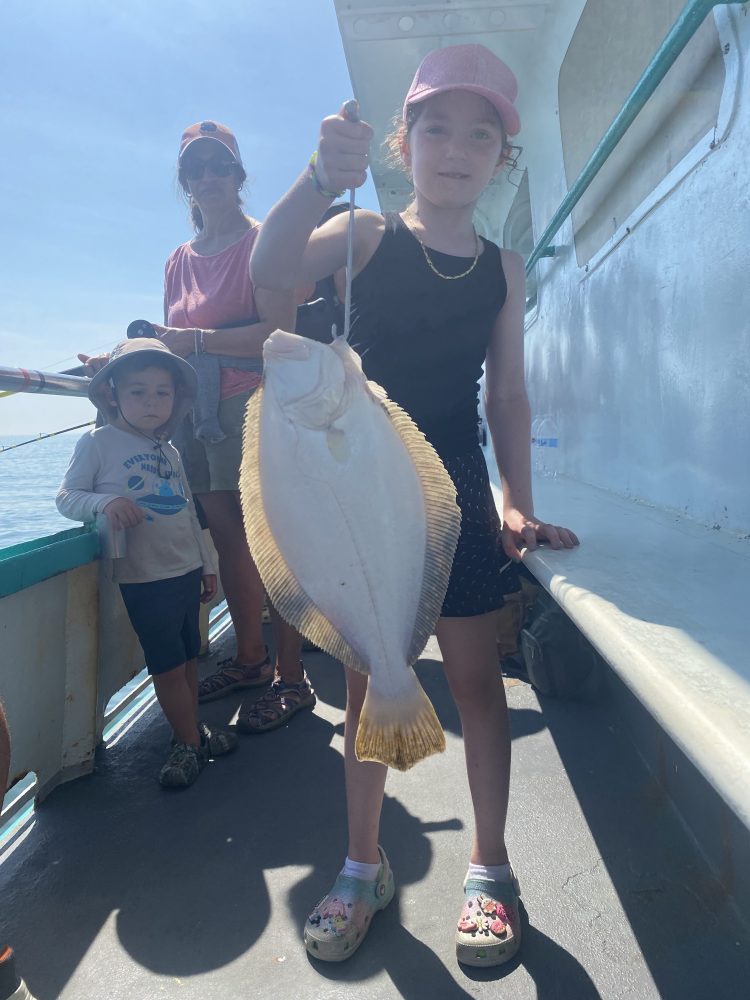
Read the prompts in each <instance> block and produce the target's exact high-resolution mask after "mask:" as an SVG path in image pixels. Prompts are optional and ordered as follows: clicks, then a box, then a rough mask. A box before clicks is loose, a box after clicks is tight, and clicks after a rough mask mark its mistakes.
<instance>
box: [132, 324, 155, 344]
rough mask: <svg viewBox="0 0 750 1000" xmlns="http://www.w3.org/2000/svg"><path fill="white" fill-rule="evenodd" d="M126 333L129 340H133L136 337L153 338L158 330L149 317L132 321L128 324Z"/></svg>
mask: <svg viewBox="0 0 750 1000" xmlns="http://www.w3.org/2000/svg"><path fill="white" fill-rule="evenodd" d="M126 335H127V338H128V340H133V338H134V337H148V338H153V337H156V330H155V329H154V327H153V324H152V323H149V321H148V320H147V319H134V320H133V322H132V323H129V324H128V329H127V334H126Z"/></svg>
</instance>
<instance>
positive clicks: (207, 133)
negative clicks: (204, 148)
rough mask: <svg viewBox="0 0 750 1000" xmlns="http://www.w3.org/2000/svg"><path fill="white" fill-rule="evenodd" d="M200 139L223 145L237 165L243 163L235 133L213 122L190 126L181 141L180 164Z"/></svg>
mask: <svg viewBox="0 0 750 1000" xmlns="http://www.w3.org/2000/svg"><path fill="white" fill-rule="evenodd" d="M199 139H213V141H214V142H219V143H221V145H222V146H224V147H225V148H226V149H228V150H229V152H230V153H231V154H232V156H233V157H234V159H235V160H236V161H237V163H239V164H241V163H242V158H241V157H240V147H239V146H238V145H237V140H236V139H235V137H234V133H233V132H232V131H231V129H228V128H227V127H226V125H221V124H220V123H219V122H212V121H205V122H196V123H195V125H188V127H187V128H186V129H185V131H184V132H183V133H182V138H181V139H180V152H179V155H178V157H177V160H178V162H179V161H181V160H182V157H183V156H184V155H185V153H186V152H187V150H188V148H189V147H190V146H192V144H193V143H194V142H197V141H198V140H199Z"/></svg>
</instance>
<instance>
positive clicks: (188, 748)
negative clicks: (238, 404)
mask: <svg viewBox="0 0 750 1000" xmlns="http://www.w3.org/2000/svg"><path fill="white" fill-rule="evenodd" d="M195 393H196V378H195V372H194V371H193V369H192V368H191V366H190V365H189V364H188V363H187V362H186V361H184V360H183V359H182V358H178V357H177V356H176V355H174V354H172V353H171V352H170V351H169V349H168V348H167V347H165V346H164V345H163V344H161V343H160V342H159V341H158V340H151V339H145V338H135V339H133V340H126V341H124V342H123V343H121V344H118V345H117V346H116V347H115V349H114V350H113V351H112V353H111V355H110V360H109V362H108V364H106V365H105V366H104V367H103V368H101V369H100V370H99V371H98V372H97V373H96V375H95V376H94V378H93V379H92V380H91V384H90V386H89V399H90V400H91V401H92V403H94V405H95V406H96V407H97V409H98V410H99V412H100V414H101V415H102V419H103V422H104V423H103V426H102V427H98V428H97V429H96V430H93V431H90V432H89V433H88V434H85V435H84V436H83V437H82V438H81V439H80V441H79V442H78V444H77V445H76V449H75V452H74V454H73V458H72V459H71V462H70V466H69V467H68V471H67V472H66V474H65V478H64V479H63V482H62V485H61V486H60V490H59V492H58V494H57V508H58V510H59V511H60V513H61V514H63V515H64V516H65V517H70V518H72V519H73V520H76V521H93V520H94V519H95V518H96V517H97V516H98V515H103V516H104V517H105V518H106V519H107V521H106V527H107V529H108V530H109V531H110V532H114V533H120V534H122V533H123V531H124V532H126V533H127V545H126V546H125V549H126V551H125V554H124V555H123V556H122V557H120V558H116V559H113V560H112V564H113V579H115V580H116V581H117V582H118V583H119V584H120V591H121V593H122V596H123V600H124V601H125V607H126V608H127V612H128V616H129V618H130V621H131V624H132V625H133V628H134V629H135V632H136V634H137V636H138V639H139V640H140V643H141V646H142V647H143V652H144V654H145V657H146V665H147V667H148V671H149V673H150V674H151V675H152V677H153V681H154V688H155V690H156V697H157V698H158V700H159V704H160V705H161V707H162V710H163V712H164V714H165V716H166V717H167V720H168V722H169V723H170V725H171V726H172V729H173V732H174V739H173V744H172V750H171V752H170V754H169V757H168V758H167V761H166V763H165V765H164V767H163V768H162V770H161V774H160V775H159V780H160V782H161V784H162V785H164V786H168V787H172V788H185V787H187V786H188V785H192V783H193V782H194V781H195V780H196V778H197V777H198V775H199V774H200V772H201V770H202V769H203V767H204V766H205V764H206V761H207V760H208V758H209V757H215V756H218V755H219V754H223V753H227V752H228V751H229V750H233V749H234V748H235V747H236V745H237V737H236V736H235V735H234V734H233V733H229V732H226V731H217V730H214V731H209V729H208V727H207V726H206V725H205V723H202V722H199V721H198V663H197V659H196V657H197V655H198V652H199V651H200V632H199V627H198V614H199V610H200V603H201V601H203V602H208V601H210V600H211V598H212V597H213V596H214V594H215V593H216V570H215V569H214V567H213V564H212V561H211V558H210V556H209V554H208V551H207V549H206V547H205V545H204V543H203V538H202V534H201V530H200V526H199V524H198V519H197V517H196V514H195V508H194V505H193V502H192V497H191V494H190V489H189V487H188V485H187V482H186V479H185V475H184V473H183V471H182V466H181V463H180V456H179V454H178V452H177V450H176V449H175V448H174V447H173V446H172V445H171V444H170V443H169V436H170V434H171V433H172V432H173V430H174V428H175V427H176V426H177V424H178V423H179V422H180V421H181V420H182V418H183V417H184V416H185V414H186V413H187V411H188V410H189V409H190V407H191V406H192V405H193V400H194V399H195ZM201 592H202V593H201Z"/></svg>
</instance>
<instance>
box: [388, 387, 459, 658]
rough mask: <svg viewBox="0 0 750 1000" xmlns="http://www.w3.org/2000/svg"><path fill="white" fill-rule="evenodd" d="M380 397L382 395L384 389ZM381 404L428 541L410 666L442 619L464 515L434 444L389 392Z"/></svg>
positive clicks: (408, 652)
mask: <svg viewBox="0 0 750 1000" xmlns="http://www.w3.org/2000/svg"><path fill="white" fill-rule="evenodd" d="M369 384H370V386H372V387H374V390H378V389H380V386H378V385H377V384H376V383H369ZM374 390H373V391H374ZM380 391H381V392H383V390H382V389H380ZM378 399H379V402H380V404H381V405H382V406H383V408H384V409H385V411H386V413H387V414H388V416H389V418H390V420H391V423H392V425H393V427H394V429H395V430H396V432H397V433H398V435H399V436H400V438H401V440H402V441H403V443H404V445H405V446H406V449H407V451H408V452H409V455H410V456H411V460H412V462H413V463H414V467H415V469H416V471H417V475H418V476H419V481H420V483H421V485H422V493H423V496H424V503H425V515H426V518H425V519H426V522H427V539H426V546H425V565H424V576H423V578H422V590H421V593H420V597H419V606H418V608H417V614H416V617H415V622H414V632H413V633H412V638H411V642H410V643H409V649H408V651H407V657H406V662H407V663H408V664H409V665H411V664H412V663H414V662H415V661H416V660H417V659H418V658H419V655H420V654H421V652H422V650H423V649H424V648H425V646H426V645H427V640H428V639H429V638H430V635H431V634H432V633H433V631H434V629H435V623H436V622H437V620H438V618H439V617H440V612H441V610H442V607H443V601H444V599H445V592H446V590H447V589H448V579H449V577H450V574H451V568H452V566H453V556H454V555H455V552H456V545H457V544H458V536H459V534H460V532H461V511H460V509H459V507H458V504H457V502H456V487H455V486H454V485H453V480H452V479H451V477H450V476H449V475H448V473H447V471H446V469H445V466H444V465H443V463H442V462H441V460H440V456H439V455H438V453H437V452H436V451H435V449H434V448H433V447H432V445H431V444H430V442H429V441H428V440H427V438H426V437H425V436H424V434H423V433H422V432H421V431H420V429H419V428H418V427H417V425H416V424H415V423H414V421H413V420H412V419H411V417H410V416H409V414H408V413H407V412H406V411H405V410H402V409H401V407H400V406H399V405H398V404H397V403H394V402H393V400H392V399H389V398H388V397H387V396H386V395H385V393H384V392H383V396H380V397H378Z"/></svg>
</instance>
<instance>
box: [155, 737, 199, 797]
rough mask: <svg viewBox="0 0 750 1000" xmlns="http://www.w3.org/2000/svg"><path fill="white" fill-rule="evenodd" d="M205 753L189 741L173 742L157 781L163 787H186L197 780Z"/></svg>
mask: <svg viewBox="0 0 750 1000" xmlns="http://www.w3.org/2000/svg"><path fill="white" fill-rule="evenodd" d="M207 759H208V757H207V753H206V751H205V750H204V749H203V748H202V747H194V746H193V745H192V744H191V743H175V745H174V746H173V747H172V751H171V753H170V755H169V757H167V762H166V764H165V765H164V767H163V768H162V769H161V773H160V774H159V783H160V784H161V785H163V786H164V787H165V788H187V787H188V785H192V784H193V782H194V781H196V780H197V778H198V775H199V774H200V773H201V771H202V770H203V768H204V767H205V766H206V761H207Z"/></svg>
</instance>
